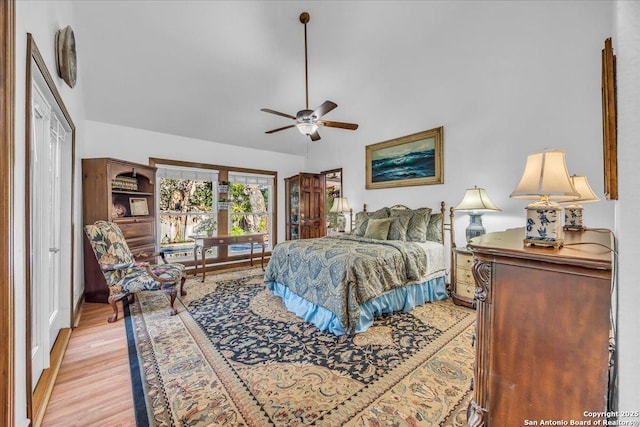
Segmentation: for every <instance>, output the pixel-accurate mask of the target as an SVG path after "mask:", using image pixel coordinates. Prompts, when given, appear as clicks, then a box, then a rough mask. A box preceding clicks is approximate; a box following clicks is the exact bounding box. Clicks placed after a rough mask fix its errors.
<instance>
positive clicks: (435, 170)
mask: <svg viewBox="0 0 640 427" xmlns="http://www.w3.org/2000/svg"><path fill="white" fill-rule="evenodd" d="M366 164H367V165H366V171H367V172H366V173H367V181H366V188H367V189H375V188H391V187H405V186H409V185H429V184H442V183H443V182H444V178H443V177H444V172H443V170H442V165H443V162H442V126H440V127H438V128H435V129H429V130H425V131H424V132H418V133H414V134H412V135H407V136H403V137H401V138H396V139H391V140H389V141H383V142H378V143H377V144H372V145H367V147H366Z"/></svg>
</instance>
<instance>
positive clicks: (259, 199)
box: [159, 177, 273, 259]
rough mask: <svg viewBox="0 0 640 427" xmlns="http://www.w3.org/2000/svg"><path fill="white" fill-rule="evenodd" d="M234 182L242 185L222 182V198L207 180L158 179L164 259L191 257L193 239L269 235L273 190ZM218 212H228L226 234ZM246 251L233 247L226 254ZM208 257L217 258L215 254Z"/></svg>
mask: <svg viewBox="0 0 640 427" xmlns="http://www.w3.org/2000/svg"><path fill="white" fill-rule="evenodd" d="M243 178H244V179H243ZM234 181H244V182H231V183H226V182H225V183H224V184H225V185H228V190H227V192H226V194H227V195H226V196H225V197H221V196H220V194H219V193H218V183H214V182H212V181H210V180H194V179H178V178H160V180H159V203H160V236H161V241H160V247H161V248H163V249H165V251H166V253H167V256H169V257H170V258H174V259H175V258H186V257H192V256H193V252H192V251H193V245H194V238H193V236H195V235H221V234H230V235H238V234H248V233H270V232H271V224H270V222H271V209H269V203H270V202H271V200H270V198H271V194H270V193H271V192H272V191H273V188H272V186H271V185H268V184H264V183H262V184H261V183H249V182H246V181H252V179H247V178H246V177H239V178H236V179H235V180H234ZM253 181H260V180H255V179H253ZM263 181H264V180H263ZM219 196H220V197H219ZM218 212H220V213H223V214H224V213H227V212H228V215H229V217H228V218H229V220H228V224H229V226H228V230H220V227H219V224H218V221H217V219H218ZM167 249H170V250H169V251H167ZM249 249H250V247H249V246H248V245H244V246H243V245H234V246H231V247H230V248H229V254H230V255H233V254H239V253H242V252H246V251H249ZM209 255H213V256H216V251H215V250H214V251H212V252H211V253H210V254H209Z"/></svg>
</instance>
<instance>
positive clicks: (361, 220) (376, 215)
mask: <svg viewBox="0 0 640 427" xmlns="http://www.w3.org/2000/svg"><path fill="white" fill-rule="evenodd" d="M388 217H389V208H386V207H385V208H382V209H378V210H377V211H375V212H358V213H357V214H356V223H355V225H354V226H353V233H352V234H353V235H354V236H359V237H363V236H364V233H365V232H366V231H367V223H368V222H369V220H370V219H381V218H388ZM385 237H386V236H385Z"/></svg>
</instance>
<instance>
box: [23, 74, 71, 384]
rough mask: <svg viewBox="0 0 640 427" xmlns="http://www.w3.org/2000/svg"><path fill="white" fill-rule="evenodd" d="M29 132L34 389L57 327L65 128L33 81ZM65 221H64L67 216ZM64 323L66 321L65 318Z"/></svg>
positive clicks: (61, 319)
mask: <svg viewBox="0 0 640 427" xmlns="http://www.w3.org/2000/svg"><path fill="white" fill-rule="evenodd" d="M32 94H33V100H32V105H33V108H32V111H31V119H32V127H31V128H32V130H33V134H32V135H31V137H32V138H31V147H30V150H31V153H30V155H31V164H30V180H31V190H30V193H31V199H30V205H31V209H30V210H31V223H30V227H31V232H30V235H31V242H30V243H31V260H32V262H31V271H30V273H31V289H30V291H31V329H32V330H31V357H32V379H33V382H32V384H33V387H35V386H36V384H37V382H38V379H39V378H40V375H41V374H42V371H43V370H44V369H47V368H48V367H49V355H50V351H51V348H52V347H53V344H54V343H55V340H56V337H57V336H58V333H59V332H60V329H61V328H62V327H64V326H65V321H66V319H65V316H62V315H61V311H60V303H61V301H62V293H61V282H62V280H61V273H62V272H61V267H60V266H61V255H62V254H61V228H62V215H61V212H62V209H61V199H62V196H63V194H62V190H63V188H62V179H61V174H62V156H63V147H64V145H65V141H66V144H67V145H68V143H69V141H68V139H69V138H70V132H69V131H67V130H66V129H65V128H64V127H63V125H62V124H61V122H60V120H59V119H58V117H57V114H56V111H55V109H54V108H52V106H51V104H50V103H49V102H48V101H47V99H46V98H45V95H44V94H43V92H42V91H41V89H40V87H39V86H38V84H37V83H35V82H33V86H32ZM67 221H68V219H67ZM67 323H68V321H67Z"/></svg>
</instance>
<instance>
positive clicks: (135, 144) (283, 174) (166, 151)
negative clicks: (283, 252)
mask: <svg viewBox="0 0 640 427" xmlns="http://www.w3.org/2000/svg"><path fill="white" fill-rule="evenodd" d="M86 129H87V132H86V135H87V136H86V145H85V152H84V156H83V157H84V158H90V157H112V158H116V159H121V160H128V161H131V162H136V163H142V164H148V163H149V158H150V157H156V158H162V159H172V160H180V161H186V162H197V163H208V164H214V165H222V166H234V167H240V168H249V169H263V170H270V171H276V172H278V194H277V197H278V241H282V240H284V235H285V234H284V231H285V226H284V219H285V215H284V197H285V195H284V181H283V180H284V178H287V177H289V176H291V175H294V174H296V173H298V172H300V171H301V170H302V168H303V166H304V158H303V157H300V156H293V155H289V154H282V153H273V152H269V151H262V150H252V149H248V148H240V147H235V146H232V145H225V144H218V143H215V142H209V141H202V140H197V139H192V138H186V137H181V136H175V135H167V134H163V133H158V132H151V131H146V130H142V129H134V128H128V127H124V126H116V125H111V124H106V123H99V122H94V121H86Z"/></svg>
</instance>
